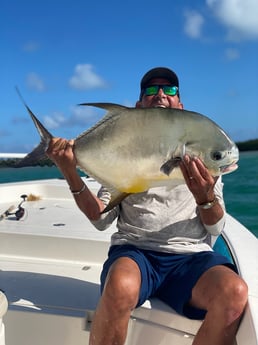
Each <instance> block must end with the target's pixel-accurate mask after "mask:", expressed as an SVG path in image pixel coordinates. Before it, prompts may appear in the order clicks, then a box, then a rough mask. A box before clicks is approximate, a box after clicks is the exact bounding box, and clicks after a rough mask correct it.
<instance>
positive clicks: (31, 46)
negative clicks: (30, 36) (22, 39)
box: [22, 41, 39, 53]
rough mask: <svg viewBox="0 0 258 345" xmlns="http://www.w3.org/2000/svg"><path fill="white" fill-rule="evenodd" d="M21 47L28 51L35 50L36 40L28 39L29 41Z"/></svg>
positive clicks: (37, 47)
mask: <svg viewBox="0 0 258 345" xmlns="http://www.w3.org/2000/svg"><path fill="white" fill-rule="evenodd" d="M22 49H23V50H24V51H26V52H29V53H31V52H35V51H37V50H39V44H38V43H37V42H33V41H30V42H27V43H25V44H24V45H23V47H22Z"/></svg>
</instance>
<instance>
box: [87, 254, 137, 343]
mask: <svg viewBox="0 0 258 345" xmlns="http://www.w3.org/2000/svg"><path fill="white" fill-rule="evenodd" d="M140 287H141V273H140V270H139V268H138V265H137V264H136V263H135V261H134V260H132V259H130V258H126V257H125V258H119V259H118V260H116V261H115V262H114V263H113V264H112V266H111V267H110V270H109V273H108V276H107V279H106V283H105V287H104V290H103V293H102V297H101V299H100V302H99V304H98V307H97V310H96V313H95V315H94V320H93V323H92V327H91V334H90V345H123V344H124V342H125V339H126V334H127V327H128V322H129V318H130V314H131V311H132V310H133V309H134V308H135V306H136V305H137V302H138V296H139V291H140Z"/></svg>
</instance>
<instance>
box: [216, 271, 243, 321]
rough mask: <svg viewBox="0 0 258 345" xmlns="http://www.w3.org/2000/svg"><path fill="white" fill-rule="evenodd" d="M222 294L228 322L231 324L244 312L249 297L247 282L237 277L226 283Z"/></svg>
mask: <svg viewBox="0 0 258 345" xmlns="http://www.w3.org/2000/svg"><path fill="white" fill-rule="evenodd" d="M222 294H224V295H223V296H222V298H223V301H222V303H223V305H224V311H225V317H226V323H227V324H231V323H232V322H234V321H235V320H236V319H238V318H239V317H240V316H241V315H242V313H243V312H244V309H245V306H246V303H247V298H248V287H247V284H246V283H245V282H244V281H243V280H242V279H241V278H240V277H237V278H235V279H233V280H231V281H228V282H226V283H225V285H224V287H223V289H222Z"/></svg>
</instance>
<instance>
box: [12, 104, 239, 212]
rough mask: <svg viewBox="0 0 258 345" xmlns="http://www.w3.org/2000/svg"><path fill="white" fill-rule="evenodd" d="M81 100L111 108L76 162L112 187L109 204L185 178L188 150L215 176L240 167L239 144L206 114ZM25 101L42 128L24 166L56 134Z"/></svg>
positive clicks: (78, 142)
mask: <svg viewBox="0 0 258 345" xmlns="http://www.w3.org/2000/svg"><path fill="white" fill-rule="evenodd" d="M81 105H88V106H95V107H99V108H103V109H106V110H107V111H108V112H107V114H106V115H105V116H104V118H103V119H102V120H100V121H99V122H98V123H97V124H96V125H95V126H93V127H92V128H90V129H89V130H87V131H85V132H83V133H82V134H80V135H79V136H78V137H77V138H76V139H75V142H74V154H75V156H76V159H77V162H78V167H79V168H80V169H82V170H83V171H84V172H86V173H87V174H88V175H89V176H91V177H93V178H94V179H96V180H97V181H98V182H99V183H101V184H102V185H104V186H106V187H107V188H108V189H109V190H110V192H111V194H112V198H111V201H110V205H109V206H108V209H110V208H112V207H113V206H115V205H116V204H118V203H119V202H120V201H121V200H122V199H123V198H124V197H126V195H128V194H131V193H139V192H143V191H146V190H148V189H149V188H151V187H155V186H161V185H164V186H167V187H169V188H172V187H173V186H175V185H178V184H180V183H184V179H183V175H182V173H181V170H180V168H179V162H180V161H181V159H182V157H183V155H184V154H188V155H190V156H197V157H200V159H201V160H202V161H203V163H204V164H205V166H206V167H207V168H208V170H209V171H210V172H211V174H212V175H213V176H218V175H222V174H226V173H229V172H232V171H234V170H235V169H236V168H237V164H236V162H237V161H238V158H239V153H238V148H237V146H236V145H235V143H234V142H233V141H232V140H231V139H230V138H229V137H228V136H227V134H226V133H225V132H224V131H223V130H222V129H221V128H220V127H219V126H218V125H217V124H216V123H214V122H213V121H211V120H210V119H209V118H207V117H206V116H204V115H201V114H198V113H195V112H191V111H187V110H180V109H163V108H140V109H138V108H127V107H124V106H121V105H117V104H112V103H83V104H81ZM25 106H26V108H27V110H28V112H29V113H30V115H31V117H32V119H33V121H34V123H35V125H36V127H37V129H38V131H39V133H40V136H41V143H40V144H39V146H38V147H36V148H35V149H34V150H33V151H32V152H31V153H30V154H29V155H27V156H26V157H25V158H24V159H23V160H22V161H21V162H20V164H19V166H20V167H21V166H26V165H30V164H31V162H33V161H35V158H38V157H39V156H40V155H41V156H42V154H45V151H46V149H47V147H48V143H49V141H50V139H51V138H52V135H51V134H50V133H49V132H48V131H47V130H46V129H45V127H44V126H43V125H42V124H41V123H40V121H39V120H38V119H37V118H36V116H35V115H34V114H33V113H32V111H31V110H30V109H29V108H28V106H27V105H26V104H25Z"/></svg>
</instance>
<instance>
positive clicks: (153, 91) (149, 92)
mask: <svg viewBox="0 0 258 345" xmlns="http://www.w3.org/2000/svg"><path fill="white" fill-rule="evenodd" d="M160 89H162V91H163V92H164V94H165V95H167V96H175V95H177V94H178V87H177V86H172V85H151V86H147V87H145V88H144V89H143V91H142V94H143V95H145V96H153V95H157V94H158V92H159V90H160Z"/></svg>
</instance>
